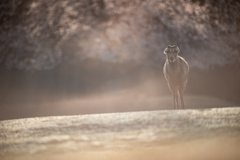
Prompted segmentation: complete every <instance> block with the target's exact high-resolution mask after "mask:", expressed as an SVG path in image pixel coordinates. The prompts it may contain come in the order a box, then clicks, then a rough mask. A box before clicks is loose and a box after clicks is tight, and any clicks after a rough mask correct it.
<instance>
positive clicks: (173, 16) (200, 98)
mask: <svg viewBox="0 0 240 160" xmlns="http://www.w3.org/2000/svg"><path fill="white" fill-rule="evenodd" d="M239 12H240V2H239V1H237V0H218V1H215V0H131V1H128V0H117V1H116V0H80V1H79V0H41V1H38V0H1V2H0V120H5V119H15V118H26V117H35V116H55V115H72V114H91V113H109V112H127V111H143V110H161V109H173V102H172V97H171V92H170V90H169V89H168V86H167V83H166V80H165V79H164V76H163V73H162V70H163V65H164V61H165V55H164V54H163V50H164V49H165V47H166V46H167V45H169V44H175V45H177V46H178V47H179V48H180V50H181V52H180V53H179V55H180V56H183V57H184V58H185V59H186V60H187V61H188V63H189V65H190V73H189V83H188V86H187V89H186V91H185V97H184V98H185V103H186V108H187V109H194V108H213V107H232V106H237V105H239V104H240V71H239V69H240V13H239Z"/></svg>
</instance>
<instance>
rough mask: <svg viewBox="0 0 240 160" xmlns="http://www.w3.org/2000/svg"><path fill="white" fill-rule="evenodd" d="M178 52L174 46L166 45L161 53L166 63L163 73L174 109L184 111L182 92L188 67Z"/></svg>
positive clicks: (186, 78) (186, 79) (184, 87)
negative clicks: (164, 56)
mask: <svg viewBox="0 0 240 160" xmlns="http://www.w3.org/2000/svg"><path fill="white" fill-rule="evenodd" d="M179 52H180V49H179V48H178V47H177V46H176V45H168V46H167V47H166V48H165V50H164V52H163V53H164V54H166V61H165V64H164V67H163V73H164V76H165V79H166V81H167V83H168V87H169V89H170V90H171V92H172V96H173V103H174V109H185V106H184V101H183V92H184V91H185V89H186V86H187V82H188V73H189V65H188V63H187V61H186V60H185V59H184V58H183V57H181V56H179V55H178V53H179ZM179 98H180V103H181V106H180V105H179Z"/></svg>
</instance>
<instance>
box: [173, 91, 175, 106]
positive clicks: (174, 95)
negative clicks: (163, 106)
mask: <svg viewBox="0 0 240 160" xmlns="http://www.w3.org/2000/svg"><path fill="white" fill-rule="evenodd" d="M175 96H176V94H175V92H174V91H173V105H174V109H176V104H175V98H176V97H175Z"/></svg>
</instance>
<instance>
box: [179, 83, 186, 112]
mask: <svg viewBox="0 0 240 160" xmlns="http://www.w3.org/2000/svg"><path fill="white" fill-rule="evenodd" d="M184 89H185V88H184V86H180V87H179V96H180V102H181V108H182V109H185V106H184V101H183V92H184Z"/></svg>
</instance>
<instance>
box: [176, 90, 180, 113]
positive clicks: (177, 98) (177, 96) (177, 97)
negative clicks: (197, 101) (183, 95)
mask: <svg viewBox="0 0 240 160" xmlns="http://www.w3.org/2000/svg"><path fill="white" fill-rule="evenodd" d="M178 100H179V95H178V91H176V103H177V107H176V108H177V109H180V106H179V103H178V102H179V101H178Z"/></svg>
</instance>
